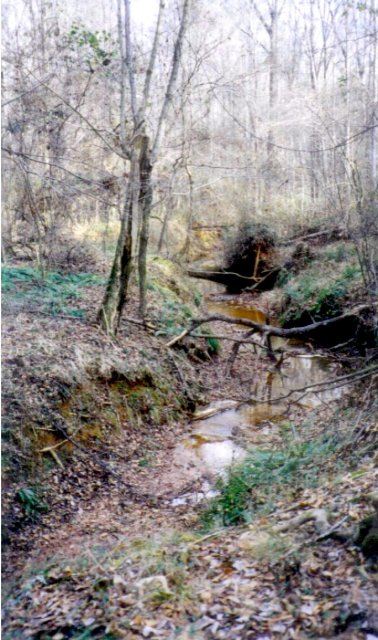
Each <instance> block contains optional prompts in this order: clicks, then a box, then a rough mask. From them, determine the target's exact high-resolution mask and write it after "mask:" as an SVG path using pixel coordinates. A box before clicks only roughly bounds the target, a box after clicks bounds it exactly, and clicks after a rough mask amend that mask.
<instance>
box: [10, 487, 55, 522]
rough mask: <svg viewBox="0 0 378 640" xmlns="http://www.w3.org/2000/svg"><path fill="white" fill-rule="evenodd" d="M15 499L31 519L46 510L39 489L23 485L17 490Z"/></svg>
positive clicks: (46, 507)
mask: <svg viewBox="0 0 378 640" xmlns="http://www.w3.org/2000/svg"><path fill="white" fill-rule="evenodd" d="M16 500H17V501H18V502H20V503H21V505H22V507H23V509H24V512H25V515H27V516H28V517H30V518H32V519H37V517H38V516H39V515H40V514H41V513H46V511H47V510H48V506H47V504H46V503H45V502H44V501H43V500H42V498H41V496H40V493H39V491H38V490H37V489H35V488H33V487H24V488H22V489H20V490H19V491H17V493H16Z"/></svg>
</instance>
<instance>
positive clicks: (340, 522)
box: [312, 515, 349, 542]
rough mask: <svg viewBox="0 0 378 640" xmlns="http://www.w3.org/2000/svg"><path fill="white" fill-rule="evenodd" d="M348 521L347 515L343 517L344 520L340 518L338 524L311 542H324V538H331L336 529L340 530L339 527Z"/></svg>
mask: <svg viewBox="0 0 378 640" xmlns="http://www.w3.org/2000/svg"><path fill="white" fill-rule="evenodd" d="M348 519H349V516H348V515H346V516H344V518H341V520H339V522H336V523H335V524H334V525H332V527H330V528H329V529H328V530H327V531H324V533H321V534H320V535H319V536H317V538H314V539H313V540H312V542H318V541H319V540H324V539H325V538H329V536H331V535H332V534H333V533H334V532H335V531H337V529H340V527H341V525H343V524H344V522H346V521H347V520H348Z"/></svg>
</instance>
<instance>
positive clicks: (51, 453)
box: [49, 450, 64, 469]
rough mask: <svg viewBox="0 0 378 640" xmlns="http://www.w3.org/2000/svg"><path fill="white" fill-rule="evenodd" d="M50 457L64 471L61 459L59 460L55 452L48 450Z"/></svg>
mask: <svg viewBox="0 0 378 640" xmlns="http://www.w3.org/2000/svg"><path fill="white" fill-rule="evenodd" d="M49 453H50V455H51V456H52V457H53V458H54V460H55V462H56V464H57V465H58V466H59V467H60V468H61V469H64V465H63V462H62V461H61V459H60V458H59V456H58V454H57V452H56V451H53V450H50V451H49Z"/></svg>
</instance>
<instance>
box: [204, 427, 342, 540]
mask: <svg viewBox="0 0 378 640" xmlns="http://www.w3.org/2000/svg"><path fill="white" fill-rule="evenodd" d="M336 449H337V443H336V441H335V440H334V439H318V440H314V441H312V442H302V443H298V444H290V445H288V446H287V447H286V448H285V449H282V450H278V451H269V450H264V449H256V450H254V451H253V452H250V453H249V454H248V456H247V458H246V459H245V460H243V462H241V463H239V464H237V465H235V466H233V467H231V469H230V471H229V473H228V476H227V478H226V479H219V481H218V483H217V489H218V491H219V495H218V496H217V497H215V498H214V499H213V500H212V501H211V502H210V504H209V505H208V506H207V508H206V509H205V510H204V512H203V513H202V516H201V518H202V523H203V525H204V526H205V528H209V527H212V526H219V525H220V526H230V525H236V524H241V523H249V522H251V521H252V520H253V518H254V516H255V515H256V514H258V513H263V512H265V513H269V512H271V511H272V510H273V509H274V507H275V504H276V502H277V501H278V500H280V498H281V497H283V496H284V495H286V494H287V492H288V491H289V492H290V493H291V494H295V493H296V492H297V491H298V490H302V489H305V488H309V487H314V486H316V485H317V483H318V481H319V479H320V476H321V474H322V472H323V464H324V460H325V459H327V458H328V457H329V456H330V455H332V454H333V453H334V452H335V451H336Z"/></svg>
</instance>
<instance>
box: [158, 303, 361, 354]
mask: <svg viewBox="0 0 378 640" xmlns="http://www.w3.org/2000/svg"><path fill="white" fill-rule="evenodd" d="M367 308H370V307H369V306H368V305H361V306H360V307H357V308H355V309H351V311H348V312H347V313H344V314H342V315H341V316H336V317H335V318H329V319H328V320H320V321H319V322H313V323H312V324H309V325H305V326H304V327H293V328H291V329H282V328H281V327H275V326H273V325H270V324H262V323H260V322H255V321H254V320H247V319H245V318H230V317H229V316H224V315H221V314H214V315H211V316H207V317H204V318H194V319H193V320H192V321H191V323H190V325H189V327H187V329H184V331H182V332H181V333H180V335H178V336H176V337H175V338H172V339H171V340H170V341H169V342H167V343H166V346H167V347H173V346H174V345H175V344H177V343H178V342H180V340H182V339H183V338H184V337H185V336H187V335H190V334H191V333H192V332H193V331H194V330H195V329H197V327H200V326H201V325H203V324H208V323H209V322H225V323H227V324H236V325H242V326H244V327H250V328H251V329H255V331H259V332H260V333H263V334H265V335H266V336H278V337H279V338H298V337H301V336H304V335H309V334H311V333H314V332H316V331H318V330H319V329H324V328H325V327H329V326H333V325H337V324H338V323H340V322H342V321H343V320H346V319H348V318H353V317H356V318H357V317H358V312H359V311H362V310H363V309H367Z"/></svg>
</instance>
